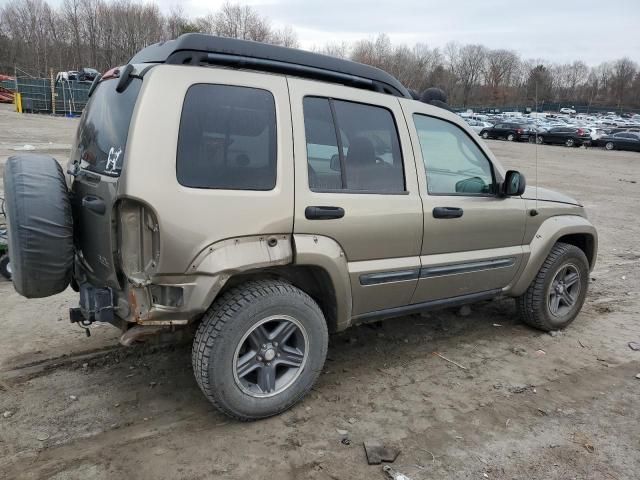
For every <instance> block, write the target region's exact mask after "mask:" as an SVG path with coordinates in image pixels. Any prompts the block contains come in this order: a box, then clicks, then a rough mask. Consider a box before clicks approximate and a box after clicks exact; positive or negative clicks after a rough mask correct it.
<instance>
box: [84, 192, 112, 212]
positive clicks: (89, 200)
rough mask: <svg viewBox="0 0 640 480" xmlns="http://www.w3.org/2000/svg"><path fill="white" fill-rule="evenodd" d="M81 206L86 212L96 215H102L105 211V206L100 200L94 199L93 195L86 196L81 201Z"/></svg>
mask: <svg viewBox="0 0 640 480" xmlns="http://www.w3.org/2000/svg"><path fill="white" fill-rule="evenodd" d="M82 206H83V207H85V208H86V209H88V210H91V211H92V212H94V213H97V214H98V215H104V213H105V212H106V211H107V206H106V205H105V204H104V201H103V200H102V199H101V198H98V197H94V196H93V195H87V196H86V197H84V198H83V199H82Z"/></svg>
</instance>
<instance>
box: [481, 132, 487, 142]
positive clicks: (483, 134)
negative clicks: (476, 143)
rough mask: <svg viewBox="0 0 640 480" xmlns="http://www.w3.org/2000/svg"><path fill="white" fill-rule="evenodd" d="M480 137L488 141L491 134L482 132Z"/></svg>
mask: <svg viewBox="0 0 640 480" xmlns="http://www.w3.org/2000/svg"><path fill="white" fill-rule="evenodd" d="M480 136H481V137H482V138H484V139H485V140H487V139H488V138H489V132H482V133H480Z"/></svg>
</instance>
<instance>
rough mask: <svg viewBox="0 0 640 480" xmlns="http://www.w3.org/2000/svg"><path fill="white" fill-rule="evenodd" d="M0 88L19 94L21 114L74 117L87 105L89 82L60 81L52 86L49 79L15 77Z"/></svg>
mask: <svg viewBox="0 0 640 480" xmlns="http://www.w3.org/2000/svg"><path fill="white" fill-rule="evenodd" d="M0 86H2V87H4V88H7V89H9V90H13V91H15V92H17V93H19V94H20V96H21V99H22V111H23V112H30V113H51V114H53V113H55V114H57V115H67V116H75V115H80V114H81V113H82V110H83V109H84V107H85V105H86V104H87V100H88V93H89V87H90V86H91V82H80V81H76V80H70V81H68V80H60V81H57V82H55V81H54V82H53V85H52V81H51V79H49V78H34V77H28V76H17V77H15V80H5V81H2V82H0Z"/></svg>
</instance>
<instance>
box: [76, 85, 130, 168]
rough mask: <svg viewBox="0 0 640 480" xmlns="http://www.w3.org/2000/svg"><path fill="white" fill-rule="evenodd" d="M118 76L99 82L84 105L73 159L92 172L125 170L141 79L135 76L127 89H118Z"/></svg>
mask: <svg viewBox="0 0 640 480" xmlns="http://www.w3.org/2000/svg"><path fill="white" fill-rule="evenodd" d="M117 84H118V80H117V79H113V80H104V81H102V82H100V84H99V85H98V87H97V88H96V90H95V91H94V92H93V95H91V98H90V99H89V103H88V104H87V107H86V108H85V109H84V113H83V115H82V119H81V120H80V125H79V126H78V133H77V139H76V151H75V152H73V154H72V157H71V158H72V160H73V161H80V164H81V166H82V167H83V168H86V169H87V170H91V171H92V172H96V173H101V174H105V175H110V176H118V175H120V172H121V171H122V162H123V159H124V151H125V146H126V143H127V136H128V134H129V124H130V123H131V115H132V114H133V108H134V107H135V104H136V100H137V98H138V93H140V87H141V86H142V80H139V79H135V78H134V79H133V80H132V81H131V83H130V84H129V86H128V87H127V89H126V90H125V91H124V92H122V93H118V92H116V85H117Z"/></svg>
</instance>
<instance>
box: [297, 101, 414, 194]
mask: <svg viewBox="0 0 640 480" xmlns="http://www.w3.org/2000/svg"><path fill="white" fill-rule="evenodd" d="M303 107H304V121H305V135H306V144H307V162H308V172H309V187H310V188H311V190H313V191H355V192H370V193H397V192H404V191H405V184H404V169H403V166H402V154H401V151H400V142H399V139H398V131H397V129H396V124H395V121H394V119H393V115H392V113H391V112H390V111H389V110H387V109H386V108H382V107H377V106H373V105H365V104H361V103H355V102H347V101H341V100H333V99H327V98H318V97H305V99H304V103H303Z"/></svg>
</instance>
